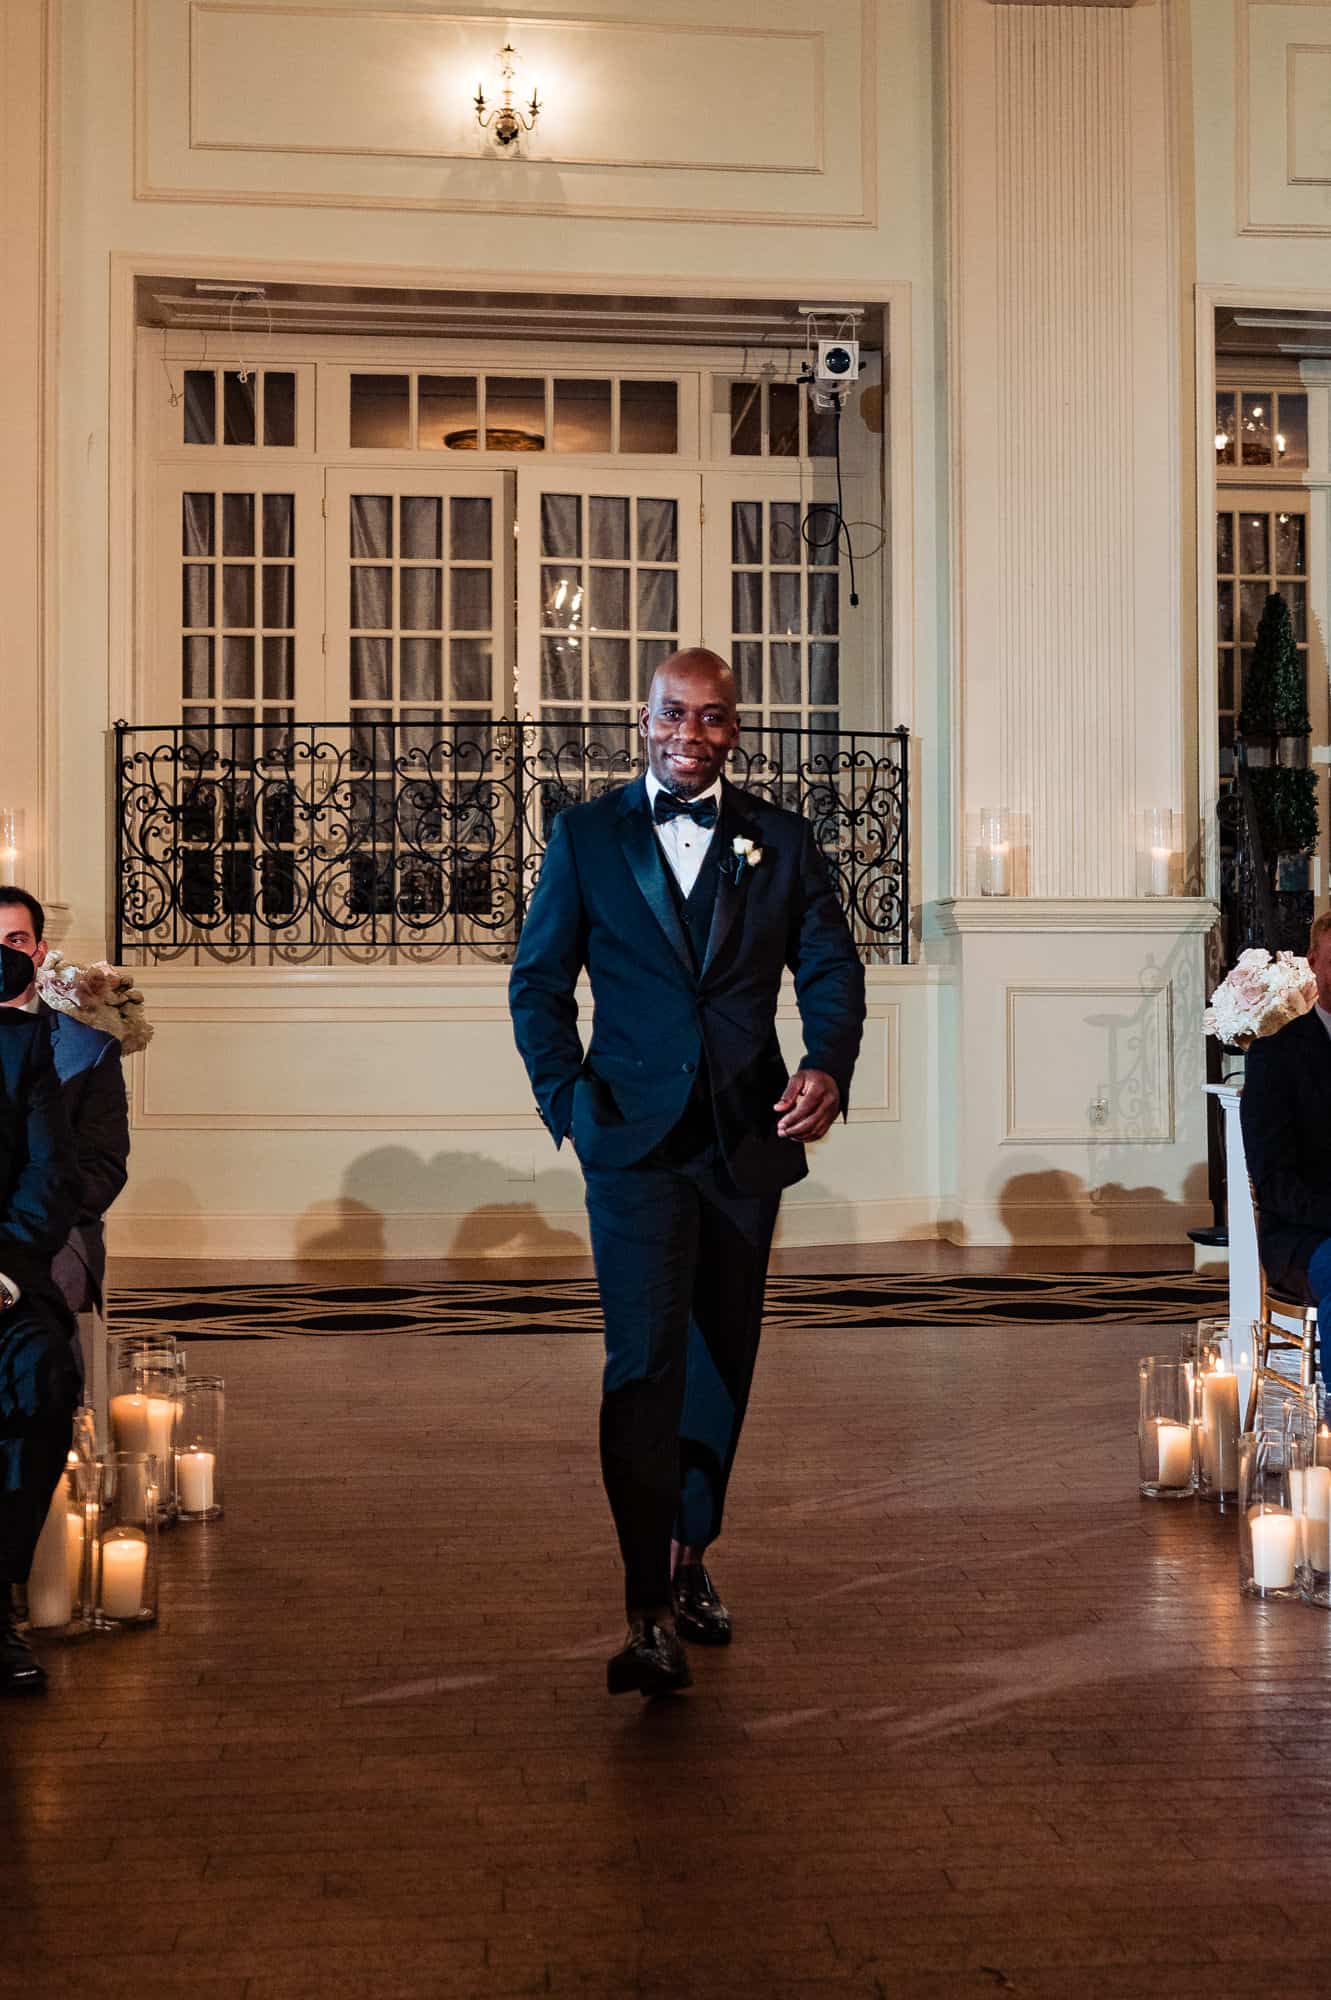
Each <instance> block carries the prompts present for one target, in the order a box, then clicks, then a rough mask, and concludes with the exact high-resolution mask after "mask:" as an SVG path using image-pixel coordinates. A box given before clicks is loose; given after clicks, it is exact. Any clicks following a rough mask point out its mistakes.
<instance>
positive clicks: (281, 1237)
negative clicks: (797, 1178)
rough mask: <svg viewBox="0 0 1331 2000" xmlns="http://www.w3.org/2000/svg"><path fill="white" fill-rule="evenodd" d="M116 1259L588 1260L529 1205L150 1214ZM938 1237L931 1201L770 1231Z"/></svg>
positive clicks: (122, 1227)
mask: <svg viewBox="0 0 1331 2000" xmlns="http://www.w3.org/2000/svg"><path fill="white" fill-rule="evenodd" d="M111 1221H112V1228H111V1231H110V1237H111V1240H110V1244H109V1249H110V1253H111V1255H112V1256H113V1257H143V1258H152V1257H164V1258H165V1257H170V1258H181V1257H198V1258H207V1259H213V1258H215V1259H218V1260H219V1261H221V1260H226V1259H233V1260H234V1259H241V1260H243V1261H245V1262H247V1263H249V1262H265V1263H266V1262H279V1261H283V1260H288V1259H291V1258H312V1259H316V1260H326V1261H327V1262H329V1263H337V1262H339V1261H341V1260H349V1259H353V1258H355V1259H364V1258H377V1257H379V1258H394V1257H413V1258H419V1257H427V1258H428V1257H477V1258H484V1257H552V1258H558V1257H585V1256H586V1255H587V1251H588V1247H589V1246H588V1240H587V1217H586V1215H585V1213H584V1212H583V1210H582V1209H581V1208H579V1209H565V1210H553V1211H548V1212H545V1213H542V1212H539V1211H538V1210H536V1209H535V1208H533V1207H531V1206H523V1205H522V1204H515V1205H514V1206H512V1207H510V1208H499V1207H495V1208H484V1209H478V1210H476V1211H474V1212H473V1213H472V1214H469V1215H423V1214H414V1213H406V1214H398V1215H391V1214H390V1215H385V1214H380V1213H378V1212H376V1211H372V1210H367V1209H364V1208H361V1207H359V1206H355V1207H350V1206H349V1207H347V1208H345V1209H339V1208H338V1207H337V1205H336V1204H332V1205H330V1206H329V1208H328V1209H326V1210H322V1211H318V1212H315V1213H313V1214H310V1213H305V1214H294V1215H281V1214H273V1213H271V1212H267V1213H260V1212H255V1213H245V1212H239V1211H238V1212H232V1213H218V1212H214V1213H212V1214H210V1215H201V1214H198V1213H194V1214H187V1215H170V1214H151V1213H146V1212H143V1211H139V1212H134V1211H130V1212H129V1213H124V1214H120V1215H116V1216H113V1217H112V1218H111ZM937 1235H938V1202H937V1200H936V1199H934V1198H932V1197H928V1196H902V1197H900V1198H898V1199H895V1200H887V1201H869V1202H844V1201H808V1202H802V1201H799V1200H797V1199H796V1200H789V1201H787V1202H786V1203H785V1204H784V1206H783V1208H782V1212H781V1218H780V1222H779V1224H778V1226H777V1233H776V1242H777V1244H778V1245H780V1246H782V1247H784V1248H791V1247H795V1248H808V1249H811V1248H814V1247H816V1246H820V1245H823V1244H832V1243H903V1242H908V1241H915V1240H921V1239H923V1240H933V1239H935V1238H936V1237H937Z"/></svg>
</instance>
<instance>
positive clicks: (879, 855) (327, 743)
mask: <svg viewBox="0 0 1331 2000" xmlns="http://www.w3.org/2000/svg"><path fill="white" fill-rule="evenodd" d="M641 749H642V745H641V740H640V738H639V737H638V735H637V732H636V730H634V729H633V728H632V727H631V726H630V725H618V724H616V725H603V724H595V723H593V724H585V723H584V724H579V723H564V722H560V723H559V724H557V725H555V724H550V723H538V722H509V721H497V722H484V721H465V722H397V723H387V722H369V721H366V722H337V723H322V722H319V723H301V724H296V725H284V726H283V727H282V728H280V729H277V728H274V729H271V730H269V731H267V732H265V730H264V729H263V728H261V727H256V726H252V725H248V724H229V723H227V724H222V723H214V724H211V725H210V726H209V727H207V728H206V729H196V728H187V727H184V726H165V727H155V726H153V725H150V724H135V725H130V724H127V723H123V722H121V723H117V724H116V727H115V780H114V786H115V799H116V825H115V878H116V886H115V928H116V957H117V960H118V961H120V962H122V963H123V962H129V963H135V962H138V963H142V962H144V961H160V960H164V959H181V958H189V957H196V958H200V959H209V960H218V959H223V960H253V959H256V958H261V957H262V958H264V959H271V960H272V961H273V962H288V963H302V962H304V963H308V962H312V961H313V962H317V961H319V960H321V959H327V960H333V959H346V958H348V957H350V958H353V959H358V960H366V959H384V958H397V959H399V960H402V961H404V962H408V963H429V962H432V961H447V960H456V959H475V958H481V959H490V960H494V961H499V962H502V961H504V960H506V959H509V958H511V957H512V955H513V950H514V946H515V945H516V943H517V938H518V933H519V931H520V930H521V928H522V918H523V913H524V911H525V909H526V905H527V900H528V898H529V896H530V895H531V892H532V889H533V887H534V886H535V882H536V877H537V875H538V874H539V872H540V864H541V856H542V854H543V853H544V850H545V843H546V839H547V837H548V835H549V831H550V827H551V825H552V823H553V821H554V819H555V817H556V816H557V814H559V813H560V812H562V811H563V809H564V807H565V806H569V805H573V804H575V803H577V802H578V801H579V800H582V799H588V798H593V797H595V796H597V795H598V794H599V793H601V792H603V791H605V790H606V789H607V788H608V787H610V786H612V785H619V784H623V783H624V782H625V781H626V780H627V779H629V778H631V777H633V776H634V774H635V773H636V772H637V771H638V770H639V769H640V768H641ZM908 753H909V737H908V733H907V731H906V730H904V729H896V730H890V731H887V732H872V733H871V732H868V731H863V730H851V731H844V730H842V731H829V730H802V729H787V728H785V727H784V726H782V727H764V728H745V729H743V730H742V732H741V736H740V742H739V746H738V748H737V749H736V751H735V753H734V755H733V757H732V760H731V765H730V775H731V777H732V778H733V780H734V782H735V783H736V784H738V785H741V786H743V787H744V788H745V789H747V790H749V791H752V792H756V793H759V794H760V795H761V796H762V797H764V798H767V799H769V800H771V801H773V802H774V803H776V804H779V805H783V806H787V807H789V808H791V809H792V810H794V811H796V812H800V813H802V814H803V815H804V817H805V818H806V819H808V821H809V822H810V824H811V825H812V827H813V830H814V834H815V837H816V839H817V842H818V845H819V847H820V849H821V850H822V852H823V854H824V855H825V856H826V859H827V862H828V865H829V867H830V869H831V871H832V877H833V880H834V882H835V884H836V886H837V891H838V893H839V895H840V898H841V902H842V906H843V908H844V909H845V911H846V915H847V917H848V919H849V921H850V925H851V928H852V931H853V933H854V936H855V940H856V943H857V945H858V946H859V948H860V952H861V955H862V956H863V957H864V958H865V959H866V960H867V961H869V962H877V963H880V964H882V963H886V964H894V963H896V964H901V963H905V962H906V961H907V959H908V958H909V956H910V843H909V830H908V823H907V821H908V813H907V806H908V798H909V761H908Z"/></svg>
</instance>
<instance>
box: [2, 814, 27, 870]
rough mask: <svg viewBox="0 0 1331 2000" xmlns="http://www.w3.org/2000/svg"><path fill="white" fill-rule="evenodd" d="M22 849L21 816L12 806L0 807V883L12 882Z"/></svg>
mask: <svg viewBox="0 0 1331 2000" xmlns="http://www.w3.org/2000/svg"><path fill="white" fill-rule="evenodd" d="M22 848H23V814H22V813H21V812H19V811H18V809H17V808H16V807H14V806H0V881H2V882H13V881H14V879H15V877H16V876H17V874H18V872H19V869H18V860H19V855H20V853H21V852H22Z"/></svg>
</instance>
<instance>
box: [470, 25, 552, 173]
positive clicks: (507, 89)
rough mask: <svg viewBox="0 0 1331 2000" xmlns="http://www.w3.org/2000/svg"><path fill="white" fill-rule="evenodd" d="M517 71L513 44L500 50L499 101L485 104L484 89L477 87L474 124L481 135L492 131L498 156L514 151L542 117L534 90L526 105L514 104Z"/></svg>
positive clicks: (506, 44)
mask: <svg viewBox="0 0 1331 2000" xmlns="http://www.w3.org/2000/svg"><path fill="white" fill-rule="evenodd" d="M517 69H518V52H517V50H516V49H515V48H514V46H513V44H512V42H505V43H504V46H503V48H502V49H500V51H499V76H500V86H499V102H498V104H489V105H487V103H486V98H485V88H484V86H483V85H482V84H480V83H478V84H477V86H476V96H475V100H474V102H475V105H476V123H477V124H478V125H479V126H480V128H481V130H482V132H491V133H492V134H493V137H494V142H495V145H496V146H497V147H498V148H499V150H500V152H501V153H512V152H513V151H515V149H516V147H517V144H518V141H519V140H520V139H521V137H522V135H523V133H524V132H530V131H531V130H532V129H533V127H534V126H535V124H536V120H537V119H538V118H539V117H540V115H541V100H540V98H539V97H538V96H537V94H536V92H535V90H533V91H532V94H531V97H530V98H529V100H528V101H527V103H526V104H514V102H513V79H514V77H515V76H516V74H517Z"/></svg>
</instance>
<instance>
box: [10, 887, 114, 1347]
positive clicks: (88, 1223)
mask: <svg viewBox="0 0 1331 2000" xmlns="http://www.w3.org/2000/svg"><path fill="white" fill-rule="evenodd" d="M45 931H46V913H45V911H44V910H43V909H42V906H41V904H40V903H39V902H38V901H37V898H36V897H35V896H32V895H30V894H29V893H28V891H27V890H26V889H19V888H13V887H8V886H5V887H0V944H6V945H8V946H9V947H10V949H11V950H13V951H21V952H23V953H24V954H25V955H26V956H27V957H28V958H29V959H31V961H32V968H33V971H32V976H31V977H30V978H29V980H28V984H27V988H26V990H25V991H24V992H23V993H21V994H20V995H19V996H18V998H17V999H15V1000H12V1001H10V1002H9V1005H10V1006H12V1007H21V1008H22V1009H23V1010H24V1011H25V1012H26V1013H30V1014H35V1013H37V1012H39V1011H40V1012H41V1013H43V1014H44V1015H45V1016H46V1019H47V1020H48V1022H49V1024H50V1029H51V1050H52V1054H53V1056H54V1058H55V1068H56V1075H57V1076H58V1077H59V1079H60V1094H61V1096H62V1097H63V1098H64V1102H65V1115H66V1117H67V1118H68V1120H69V1123H70V1126H71V1127H72V1129H73V1133H74V1140H75V1143H76V1145H77V1147H78V1155H79V1178H80V1182H81V1184H82V1189H83V1193H82V1199H81V1200H80V1203H79V1212H78V1216H77V1217H76V1219H75V1222H74V1227H73V1228H72V1229H71V1230H70V1232H69V1239H68V1241H67V1242H65V1243H62V1244H61V1246H60V1249H59V1251H58V1252H57V1254H56V1258H55V1263H54V1265H53V1267H52V1269H53V1272H54V1276H55V1281H56V1283H57V1284H58V1285H59V1287H60V1289H61V1291H62V1292H63V1293H64V1295H65V1299H66V1302H67V1303H68V1305H69V1309H70V1311H71V1312H75V1313H83V1312H87V1311H89V1310H90V1309H91V1308H92V1307H93V1306H100V1305H101V1303H102V1284H103V1281H104V1279H105V1277H106V1228H105V1221H104V1218H105V1215H106V1211H107V1209H108V1208H110V1206H111V1203H112V1202H113V1201H114V1200H115V1198H116V1196H117V1195H118V1194H119V1193H120V1191H121V1189H122V1188H123V1187H124V1185H125V1181H126V1179H127V1178H128V1164H129V1105H128V1102H127V1100H126V1096H125V1078H124V1072H123V1070H122V1068H121V1063H120V1044H119V1042H118V1041H117V1040H116V1038H115V1036H114V1035H106V1034H103V1033H102V1031H101V1029H100V1028H90V1027H89V1026H88V1025H87V1023H86V1022H84V1021H76V1020H74V1019H73V1017H72V1016H71V1015H69V1014H62V1013H60V1012H59V1010H58V1009H56V1008H54V1007H47V1006H46V1005H45V1003H44V1002H43V1001H42V1000H41V999H39V998H38V994H37V984H36V972H37V969H38V968H40V966H41V965H42V963H43V961H44V959H45V957H46V937H45ZM84 1359H85V1362H87V1361H90V1359H91V1357H89V1356H85V1357H84Z"/></svg>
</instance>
